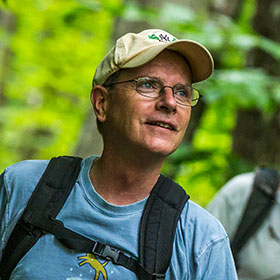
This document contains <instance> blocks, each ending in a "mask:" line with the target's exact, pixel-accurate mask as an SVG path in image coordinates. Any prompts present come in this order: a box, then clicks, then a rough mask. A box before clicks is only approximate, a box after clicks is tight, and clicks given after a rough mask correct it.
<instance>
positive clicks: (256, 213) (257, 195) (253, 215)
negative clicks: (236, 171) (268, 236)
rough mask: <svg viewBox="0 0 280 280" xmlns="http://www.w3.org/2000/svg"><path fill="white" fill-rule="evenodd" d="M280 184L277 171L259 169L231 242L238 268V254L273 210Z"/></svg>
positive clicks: (279, 176)
mask: <svg viewBox="0 0 280 280" xmlns="http://www.w3.org/2000/svg"><path fill="white" fill-rule="evenodd" d="M279 182H280V175H279V173H278V171H277V170H275V169H270V168H257V169H256V172H255V178H254V183H253V188H252V192H251V195H250V197H249V199H248V203H247V205H246V207H245V210H244V213H243V216H242V218H241V220H240V223H239V225H238V228H237V232H236V234H235V236H234V238H233V240H232V242H231V250H232V254H233V257H234V259H235V263H236V266H237V268H238V254H239V252H240V250H241V249H242V248H243V247H244V245H245V244H246V243H247V241H248V240H249V239H250V237H251V236H253V235H254V234H255V232H256V231H257V230H258V228H259V226H260V225H261V224H262V222H263V221H264V219H265V217H266V216H267V215H268V213H269V210H270V209H271V207H272V205H273V202H274V199H275V195H276V191H277V189H278V186H279Z"/></svg>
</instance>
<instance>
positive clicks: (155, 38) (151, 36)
mask: <svg viewBox="0 0 280 280" xmlns="http://www.w3.org/2000/svg"><path fill="white" fill-rule="evenodd" d="M148 37H149V38H150V39H153V40H159V41H160V39H159V37H157V36H156V35H155V34H153V35H149V36H148Z"/></svg>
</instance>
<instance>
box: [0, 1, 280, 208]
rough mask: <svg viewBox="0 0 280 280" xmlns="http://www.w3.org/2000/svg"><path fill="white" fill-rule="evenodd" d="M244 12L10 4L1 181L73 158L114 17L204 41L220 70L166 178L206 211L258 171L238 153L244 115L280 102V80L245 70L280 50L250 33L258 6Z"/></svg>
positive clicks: (6, 7)
mask: <svg viewBox="0 0 280 280" xmlns="http://www.w3.org/2000/svg"><path fill="white" fill-rule="evenodd" d="M243 2H244V5H243V9H242V12H241V15H240V17H239V18H238V19H237V20H236V21H233V20H232V19H231V18H229V17H227V16H225V15H221V14H217V13H214V12H213V11H212V12H208V11H207V7H206V8H201V9H200V10H199V11H195V10H193V9H191V8H190V7H188V6H181V5H178V4H174V3H166V4H163V5H162V6H160V7H157V8H154V7H152V6H149V7H142V6H140V5H138V4H137V2H135V1H127V3H126V5H124V4H122V3H121V1H120V0H107V1H102V0H92V1H87V0H79V1H78V0H76V1H75V0H60V1H54V0H21V1H18V0H8V1H6V4H3V2H2V6H1V8H0V9H1V11H2V12H4V13H7V14H9V15H12V16H13V17H14V18H15V22H16V24H15V29H14V30H13V31H12V32H11V31H7V29H6V27H5V25H3V24H2V26H0V36H1V41H0V44H1V45H0V51H1V49H2V50H3V49H5V48H6V49H8V50H9V63H8V64H7V65H5V63H4V59H3V57H4V54H3V53H4V52H3V51H2V53H1V56H0V59H1V60H0V63H1V67H2V69H3V70H1V71H5V77H6V79H5V81H4V85H5V87H4V91H3V93H2V95H3V96H2V103H1V104H0V129H1V130H0V154H1V160H0V171H1V170H3V169H4V167H6V166H7V165H9V164H12V163H14V162H16V161H18V160H21V159H25V158H50V157H51V156H54V155H58V154H59V155H60V154H71V152H72V151H73V149H74V147H75V145H76V143H77V140H78V134H79V131H80V129H81V126H82V124H83V122H84V119H85V115H86V113H87V112H88V110H89V92H90V88H91V85H90V81H91V79H92V76H93V73H94V69H95V67H96V66H97V64H98V62H99V61H100V60H101V58H102V57H103V55H104V54H105V53H106V51H107V50H108V47H109V46H110V45H111V43H110V39H111V33H112V27H113V22H114V19H115V17H116V16H121V17H122V18H123V19H126V20H128V21H129V20H133V21H134V22H137V21H139V22H142V21H147V22H149V23H150V25H151V26H153V27H157V28H161V29H166V30H168V31H169V32H170V33H172V34H174V35H176V36H177V37H178V38H188V39H193V40H197V41H199V42H201V43H202V44H204V45H206V46H207V47H208V48H209V49H210V51H211V52H212V53H213V54H214V57H215V58H216V60H217V61H218V64H217V66H216V71H215V74H214V75H213V76H212V78H211V79H209V80H207V81H205V82H203V83H200V84H198V85H196V87H197V88H198V89H200V91H201V93H202V94H203V101H204V102H205V104H206V109H205V111H204V113H203V116H202V119H201V121H200V124H199V126H198V128H197V129H196V131H195V135H194V138H193V141H192V143H187V144H186V143H184V144H182V145H181V146H180V148H179V149H178V150H177V151H176V152H175V153H174V154H173V155H172V156H171V157H170V158H169V159H168V161H167V163H166V164H165V166H164V168H163V171H164V172H165V173H167V174H168V175H170V176H172V177H173V178H175V179H176V180H177V181H178V182H179V183H180V184H181V185H183V186H185V188H186V190H187V192H188V193H189V194H190V195H191V198H192V199H193V200H194V201H196V202H198V203H200V204H201V205H203V206H204V205H205V204H206V203H207V202H208V201H209V199H210V198H211V197H212V196H213V195H214V193H215V192H216V191H217V189H218V188H220V187H221V186H222V185H223V184H224V183H225V181H226V180H228V179H229V178H230V177H232V176H233V175H235V174H238V173H240V172H245V171H248V170H252V169H253V168H254V166H253V165H250V164H248V163H246V162H244V161H243V160H242V159H240V158H238V157H237V156H235V155H233V154H232V152H231V145H232V136H231V131H232V129H233V128H234V126H235V118H236V112H237V110H238V109H240V108H244V109H246V108H258V109H260V110H262V111H263V112H264V113H265V114H267V115H269V114H271V113H273V112H274V110H275V109H276V105H277V104H279V102H280V83H279V79H278V80H277V79H276V78H275V77H272V76H270V75H268V74H267V73H266V72H264V71H263V70H262V69H255V68H246V56H247V53H248V51H249V50H250V49H252V48H253V47H259V48H261V49H262V50H263V51H265V52H267V53H269V54H270V55H271V56H273V57H274V58H275V59H277V60H279V59H280V45H279V44H277V43H276V42H273V41H271V40H268V39H266V38H264V37H261V36H260V35H258V34H256V33H255V32H254V31H253V30H252V28H251V26H250V22H251V19H252V16H253V15H254V12H255V0H246V1H243ZM0 73H1V72H0ZM2 74H3V73H2ZM2 76H3V75H0V77H2ZM0 94H1V93H0ZM0 100H1V96H0ZM194 110H195V108H194Z"/></svg>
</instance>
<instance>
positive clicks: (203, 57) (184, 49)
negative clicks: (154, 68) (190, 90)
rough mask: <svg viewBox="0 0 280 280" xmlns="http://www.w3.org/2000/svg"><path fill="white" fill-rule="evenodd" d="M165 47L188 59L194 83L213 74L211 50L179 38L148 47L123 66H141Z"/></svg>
mask: <svg viewBox="0 0 280 280" xmlns="http://www.w3.org/2000/svg"><path fill="white" fill-rule="evenodd" d="M165 49H169V50H173V51H176V52H178V53H180V54H182V55H183V56H184V57H185V58H186V59H187V61H188V63H189V65H190V67H191V73H192V82H193V83H197V82H201V81H203V80H205V79H207V78H208V77H209V76H210V75H211V74H212V72H213V69H214V62H213V58H212V56H211V54H210V52H209V51H208V50H207V49H206V48H205V47H204V46H202V45H201V44H199V43H197V42H195V41H191V40H178V41H175V42H171V43H164V44H157V45H154V46H151V47H148V48H147V49H145V50H143V51H142V52H140V53H138V54H137V55H136V56H135V57H133V58H132V59H130V60H129V61H128V62H127V63H125V64H123V65H122V66H121V68H134V67H138V66H141V65H143V64H145V63H147V62H149V61H151V60H152V59H153V58H155V57H156V56H157V55H158V54H159V53H161V52H162V51H163V50H165Z"/></svg>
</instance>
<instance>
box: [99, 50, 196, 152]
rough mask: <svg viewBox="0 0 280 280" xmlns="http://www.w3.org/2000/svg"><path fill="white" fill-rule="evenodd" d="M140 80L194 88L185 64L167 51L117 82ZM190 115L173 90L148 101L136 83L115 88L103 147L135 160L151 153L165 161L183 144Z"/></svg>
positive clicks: (109, 103) (111, 94)
mask: <svg viewBox="0 0 280 280" xmlns="http://www.w3.org/2000/svg"><path fill="white" fill-rule="evenodd" d="M139 77H151V78H157V79H158V80H161V81H162V82H163V84H164V85H167V86H175V85H178V84H184V85H186V84H188V85H191V73H190V69H189V67H188V65H187V63H186V61H185V60H184V59H183V57H182V56H181V55H179V54H177V53H175V52H173V51H167V50H165V51H163V52H162V53H161V54H160V55H158V56H157V57H156V58H155V59H153V60H152V61H151V62H149V63H147V64H145V65H143V66H140V67H137V68H133V69H125V70H122V72H121V73H120V75H119V78H118V81H126V80H131V79H135V78H139ZM190 114H191V108H190V107H186V106H182V105H179V104H177V103H176V100H175V98H174V97H173V93H172V89H170V88H165V92H164V93H163V94H162V95H161V96H159V97H158V98H147V97H144V96H142V95H140V94H139V93H137V91H136V90H135V82H131V83H125V84H118V85H115V86H114V88H113V90H112V92H111V93H110V95H109V99H108V104H107V109H106V120H105V122H104V126H103V127H104V134H103V135H104V143H105V145H107V146H108V145H109V146H111V148H112V147H115V148H117V149H121V150H123V152H127V153H133V154H135V156H136V155H137V154H139V153H141V154H142V155H143V154H145V153H146V152H149V153H152V154H154V155H158V156H161V157H166V156H167V155H169V154H171V153H172V152H174V151H175V150H176V149H177V147H178V145H179V144H180V142H181V141H182V139H183V136H184V134H185V131H186V128H187V126H188V123H189V119H190Z"/></svg>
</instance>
